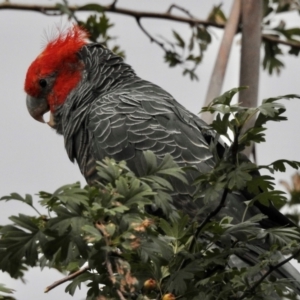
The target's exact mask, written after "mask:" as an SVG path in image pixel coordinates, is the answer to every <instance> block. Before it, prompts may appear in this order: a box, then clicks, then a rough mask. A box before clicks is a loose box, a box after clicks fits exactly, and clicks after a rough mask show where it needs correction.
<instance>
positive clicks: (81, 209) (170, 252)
mask: <svg viewBox="0 0 300 300" xmlns="http://www.w3.org/2000/svg"><path fill="white" fill-rule="evenodd" d="M239 90H240V88H239V89H233V90H231V91H229V92H227V93H225V94H224V95H222V96H220V97H219V98H216V99H215V100H214V101H213V102H212V104H211V105H210V106H209V107H206V108H204V109H203V110H204V111H210V112H217V113H218V115H217V118H216V120H215V121H214V122H213V123H212V125H211V127H212V128H213V129H214V130H215V132H216V135H215V137H214V139H212V142H211V145H210V147H211V150H212V152H213V154H214V157H215V161H216V164H215V167H214V168H213V169H212V170H211V171H210V172H209V173H206V174H199V177H198V178H197V180H196V181H195V183H194V184H195V185H196V186H197V187H198V189H197V192H196V194H195V197H204V203H205V204H206V205H208V206H209V203H210V201H211V200H212V199H216V197H217V198H220V197H219V195H220V193H221V194H222V197H221V198H220V203H219V205H218V207H216V208H214V209H211V212H210V213H209V214H208V215H205V216H204V217H203V215H202V218H199V219H191V218H190V217H189V216H187V215H183V214H182V213H181V212H180V211H177V210H176V209H175V208H174V206H173V203H172V197H171V194H172V190H173V188H172V186H171V184H170V183H169V181H168V178H169V177H170V176H171V177H172V176H173V177H176V178H178V179H179V180H182V181H186V179H185V176H184V175H185V170H184V169H182V168H179V167H178V166H177V165H176V164H175V163H174V161H173V160H172V157H171V156H170V155H167V156H166V157H165V158H164V159H163V160H162V161H158V160H157V158H156V157H155V155H154V154H153V153H152V152H149V151H147V152H145V153H144V156H145V161H146V163H147V174H146V175H145V176H143V177H138V176H136V175H135V174H133V173H132V172H131V171H130V170H129V169H128V168H127V166H126V162H115V161H114V160H112V159H109V158H106V159H105V160H104V161H102V162H99V163H98V175H99V181H98V182H97V183H96V184H95V186H86V187H84V188H82V187H80V185H79V184H78V183H75V184H71V185H67V186H63V187H61V188H59V189H57V190H56V191H55V192H54V193H48V192H40V193H39V198H40V204H41V205H42V206H43V207H45V208H46V209H47V211H48V214H47V215H43V214H41V213H39V212H38V210H37V209H36V208H35V206H34V203H33V198H32V196H31V195H25V197H23V196H21V195H19V194H17V193H12V194H11V195H9V196H4V197H2V198H1V200H5V201H9V200H17V201H21V202H24V203H26V204H27V205H29V206H31V207H32V208H34V209H35V215H30V216H29V215H24V214H19V215H17V216H11V217H10V220H11V222H12V223H11V224H9V225H5V226H3V227H1V230H0V234H1V239H0V269H1V270H2V271H4V272H7V273H9V274H10V275H11V276H12V277H14V278H23V277H24V276H25V274H26V270H27V269H28V268H29V267H33V266H40V267H41V268H45V267H49V268H56V269H58V270H60V271H62V272H66V271H68V272H70V275H69V276H68V277H66V279H65V280H62V281H61V283H62V282H65V281H67V280H70V281H71V282H70V283H69V284H68V285H67V287H66V292H67V293H70V294H71V295H73V294H74V293H75V292H76V289H77V288H78V287H79V286H80V285H81V284H82V283H86V284H87V286H88V288H89V289H88V293H87V299H96V298H97V299H102V300H103V299H145V300H146V299H163V300H172V299H183V300H184V299H186V300H196V299H256V300H257V299H273V296H274V293H275V294H278V295H280V296H283V295H284V296H285V297H286V298H288V299H296V298H295V297H296V296H295V295H294V291H293V290H294V285H293V284H292V282H291V280H289V279H278V278H276V277H275V276H272V274H273V272H276V269H278V268H279V267H280V266H282V265H283V264H284V263H288V261H289V260H291V259H292V258H296V259H299V258H300V246H299V238H300V236H299V229H298V228H288V227H285V228H270V229H262V228H261V227H260V226H259V224H258V222H259V221H261V220H262V219H263V218H265V216H263V215H260V214H259V215H255V216H253V217H251V218H250V219H249V218H248V219H247V218H246V210H247V209H248V208H249V207H250V206H251V205H253V202H254V201H260V202H262V203H263V204H265V205H269V201H270V200H271V201H272V202H273V203H274V205H276V206H278V207H280V206H281V205H282V204H283V203H285V202H286V198H285V196H284V194H283V193H282V192H281V191H277V190H275V189H274V182H273V181H272V180H273V178H272V177H271V176H266V175H265V176H253V174H255V172H256V171H258V170H260V169H263V168H264V169H268V170H269V171H270V172H271V173H273V172H274V171H281V172H283V171H285V165H286V164H288V165H290V166H292V167H294V168H296V169H297V168H299V166H300V163H299V162H296V161H288V160H279V161H276V162H274V163H272V164H269V165H266V166H257V165H255V164H253V163H251V162H250V161H248V160H245V159H244V158H243V155H242V154H241V151H242V150H243V149H244V148H245V146H247V145H248V144H249V143H250V142H255V143H260V142H264V140H265V134H264V131H265V130H266V127H265V124H266V123H267V122H268V121H282V120H285V119H286V118H285V117H284V116H283V115H282V114H283V112H284V111H285V109H284V107H283V106H282V105H281V104H279V103H278V100H279V99H281V98H294V97H296V96H295V95H286V96H283V97H278V98H270V99H266V100H264V101H263V103H262V105H261V106H259V107H258V108H245V107H240V106H237V105H232V104H231V101H232V98H233V96H234V94H235V93H237V92H238V91H239ZM255 115H258V117H257V119H256V121H255V124H254V126H253V127H252V128H250V129H248V130H247V131H246V132H243V126H244V125H245V124H246V123H247V122H248V121H249V120H250V119H251V118H253V117H254V116H255ZM208 130H210V129H209V128H208ZM221 136H223V137H225V138H226V139H227V140H228V141H229V145H230V146H226V147H225V153H224V155H223V156H222V157H219V155H218V153H217V151H216V144H217V143H218V141H219V140H220V137H221ZM241 189H247V190H248V191H249V192H250V193H251V194H252V195H253V199H252V200H249V201H247V202H246V209H245V211H244V212H241V213H243V214H244V218H243V221H242V222H241V223H238V224H234V223H233V222H232V218H230V217H224V218H222V219H220V218H219V219H218V218H217V216H218V212H219V210H220V209H221V207H222V206H223V204H224V203H225V202H226V197H227V194H228V193H230V192H233V191H239V190H241ZM153 203H154V204H155V205H156V207H159V208H161V210H162V211H163V216H160V217H159V216H153V215H151V214H149V213H148V211H149V210H148V209H147V207H148V206H149V205H152V204H153ZM199 210H201V208H199ZM249 241H251V242H252V243H251V247H255V241H258V242H265V243H266V244H271V245H272V246H271V247H270V249H269V250H266V251H264V252H262V253H261V255H260V257H259V259H258V260H257V263H256V264H255V265H253V266H250V267H241V268H237V267H234V266H233V265H232V258H233V257H235V256H239V255H242V254H243V253H245V252H246V251H248V250H249V248H248V247H249ZM279 253H282V254H284V255H286V257H287V258H286V259H285V260H284V261H282V260H280V259H281V256H280V255H279ZM44 272H47V271H46V270H44ZM259 274H260V275H259ZM55 286H56V285H55V284H54V285H52V286H49V287H47V288H46V292H47V291H50V290H51V289H52V288H54V287H55ZM1 292H2V294H1ZM11 292H12V290H10V289H7V288H6V287H4V286H3V285H0V298H1V297H2V299H12V298H10V297H8V296H4V295H9V293H11Z"/></svg>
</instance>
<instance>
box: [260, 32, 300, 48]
mask: <svg viewBox="0 0 300 300" xmlns="http://www.w3.org/2000/svg"><path fill="white" fill-rule="evenodd" d="M262 39H263V40H265V41H269V42H274V43H276V44H281V45H285V46H290V47H295V48H300V41H299V42H295V41H283V40H280V39H278V38H276V37H275V36H272V35H269V34H264V35H263V36H262Z"/></svg>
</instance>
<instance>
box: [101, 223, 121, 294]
mask: <svg viewBox="0 0 300 300" xmlns="http://www.w3.org/2000/svg"><path fill="white" fill-rule="evenodd" d="M95 226H96V228H97V229H98V230H99V231H100V232H101V234H102V235H103V237H104V240H105V244H106V246H108V247H110V240H109V235H108V233H107V232H106V230H105V229H104V226H103V225H102V224H100V223H96V224H95ZM105 265H106V269H107V272H108V274H109V276H110V280H111V282H112V284H115V282H114V281H115V280H116V279H115V276H114V272H113V269H112V266H111V262H110V260H109V257H108V252H107V251H106V258H105ZM116 291H117V294H118V295H119V297H120V299H121V300H126V298H125V297H124V295H123V293H122V292H121V290H120V289H116Z"/></svg>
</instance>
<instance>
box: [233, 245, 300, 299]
mask: <svg viewBox="0 0 300 300" xmlns="http://www.w3.org/2000/svg"><path fill="white" fill-rule="evenodd" d="M299 254H300V249H298V250H297V251H296V252H295V253H294V254H293V255H291V256H290V257H288V258H286V259H285V260H283V261H282V262H280V263H278V264H277V265H275V266H270V267H269V270H268V271H267V272H266V273H265V274H264V275H263V276H262V277H261V278H260V279H259V280H257V281H256V282H255V284H253V285H252V287H251V288H249V289H247V290H246V291H245V292H244V293H243V294H242V296H241V297H239V298H238V300H242V299H244V298H245V297H246V296H247V295H248V294H249V293H250V294H251V293H253V292H254V291H255V289H256V288H257V287H258V286H259V285H260V284H261V283H262V282H263V281H264V280H265V279H266V278H267V277H268V276H269V275H270V274H271V273H272V272H274V271H275V270H277V269H279V268H280V267H281V266H283V265H284V264H286V263H287V262H289V261H290V260H292V259H293V258H295V257H296V256H298V255H299Z"/></svg>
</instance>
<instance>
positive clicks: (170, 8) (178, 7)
mask: <svg viewBox="0 0 300 300" xmlns="http://www.w3.org/2000/svg"><path fill="white" fill-rule="evenodd" d="M173 8H177V9H178V10H181V11H182V12H184V13H185V14H187V15H188V16H189V17H190V18H192V19H196V18H195V17H194V16H193V15H192V14H191V13H190V12H189V11H188V10H187V9H185V8H184V7H181V6H179V5H177V4H172V5H171V6H170V7H169V9H168V10H167V13H169V14H170V13H171V11H172V9H173Z"/></svg>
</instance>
